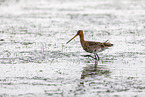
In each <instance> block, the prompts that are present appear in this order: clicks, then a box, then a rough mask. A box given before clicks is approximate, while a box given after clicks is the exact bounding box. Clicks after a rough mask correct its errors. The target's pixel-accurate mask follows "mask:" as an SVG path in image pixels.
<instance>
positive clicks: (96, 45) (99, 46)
mask: <svg viewBox="0 0 145 97" xmlns="http://www.w3.org/2000/svg"><path fill="white" fill-rule="evenodd" d="M86 43H87V45H88V46H90V47H94V48H104V47H105V46H104V44H103V43H101V42H94V41H86Z"/></svg>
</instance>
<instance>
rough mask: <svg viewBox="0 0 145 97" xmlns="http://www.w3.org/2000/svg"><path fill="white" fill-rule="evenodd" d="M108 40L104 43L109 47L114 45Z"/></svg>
mask: <svg viewBox="0 0 145 97" xmlns="http://www.w3.org/2000/svg"><path fill="white" fill-rule="evenodd" d="M107 41H108V40H107ZM107 41H105V42H104V43H103V44H104V45H105V46H108V47H111V46H113V44H111V43H109V42H107Z"/></svg>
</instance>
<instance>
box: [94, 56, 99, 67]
mask: <svg viewBox="0 0 145 97" xmlns="http://www.w3.org/2000/svg"><path fill="white" fill-rule="evenodd" d="M97 57H98V56H97V54H95V58H94V59H95V68H97V65H98V58H97Z"/></svg>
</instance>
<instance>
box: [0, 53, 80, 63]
mask: <svg viewBox="0 0 145 97" xmlns="http://www.w3.org/2000/svg"><path fill="white" fill-rule="evenodd" d="M72 56H77V55H76V54H75V53H73V52H70V53H65V52H62V51H24V52H9V51H7V52H6V51H5V52H1V58H0V63H1V64H17V63H53V62H54V61H56V60H57V59H59V58H62V59H64V58H70V57H72Z"/></svg>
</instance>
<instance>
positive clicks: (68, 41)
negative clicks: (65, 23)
mask: <svg viewBox="0 0 145 97" xmlns="http://www.w3.org/2000/svg"><path fill="white" fill-rule="evenodd" d="M76 36H78V34H76V35H75V36H74V37H73V38H72V39H70V40H69V41H68V42H67V43H66V44H68V43H69V42H70V41H71V40H73V39H74V38H75V37H76Z"/></svg>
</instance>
